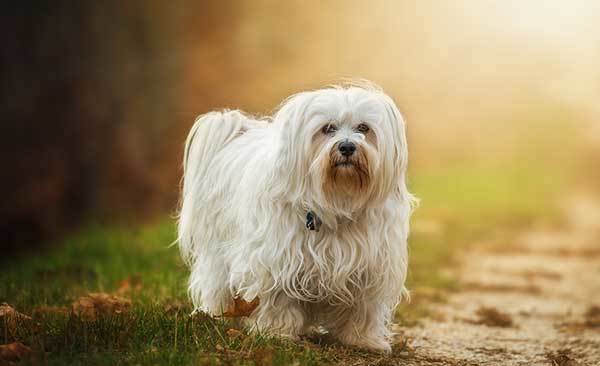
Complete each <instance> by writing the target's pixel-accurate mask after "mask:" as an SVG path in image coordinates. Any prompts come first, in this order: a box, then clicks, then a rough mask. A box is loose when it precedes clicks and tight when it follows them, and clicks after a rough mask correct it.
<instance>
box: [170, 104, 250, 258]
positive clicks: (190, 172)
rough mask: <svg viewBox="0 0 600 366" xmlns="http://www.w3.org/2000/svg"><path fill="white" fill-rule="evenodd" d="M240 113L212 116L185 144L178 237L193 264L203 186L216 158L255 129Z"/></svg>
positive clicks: (204, 118)
mask: <svg viewBox="0 0 600 366" xmlns="http://www.w3.org/2000/svg"><path fill="white" fill-rule="evenodd" d="M253 123H255V122H253V121H252V120H251V119H249V118H248V117H246V116H245V115H243V114H242V113H241V112H240V111H223V112H211V113H207V114H204V115H202V116H200V117H198V119H196V122H195V123H194V126H193V127H192V129H191V130H190V133H189V135H188V137H187V139H186V141H185V149H184V152H183V153H184V155H183V190H182V196H181V210H180V212H179V223H178V237H177V242H178V243H179V249H180V251H181V255H182V257H183V258H184V259H185V260H186V261H188V263H189V262H191V261H193V259H194V255H195V250H194V230H197V229H198V228H197V227H196V226H197V225H196V222H197V219H198V215H199V214H201V210H202V207H198V205H199V204H201V194H202V188H201V186H202V184H203V179H204V177H205V176H206V173H207V171H208V169H209V168H210V166H211V164H212V161H213V160H214V157H215V156H216V155H217V154H218V153H219V151H221V149H222V148H223V147H224V146H226V145H227V144H228V143H229V142H230V141H231V140H233V139H234V138H235V137H237V136H240V135H241V134H243V133H244V131H246V130H247V129H248V128H250V127H251V126H252V125H253Z"/></svg>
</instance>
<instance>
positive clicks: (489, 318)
mask: <svg viewBox="0 0 600 366" xmlns="http://www.w3.org/2000/svg"><path fill="white" fill-rule="evenodd" d="M476 314H477V315H478V316H479V319H478V320H476V321H475V322H474V323H476V324H483V325H487V326H490V327H504V328H506V327H510V326H512V325H513V320H512V318H511V316H510V315H508V314H506V313H502V312H500V310H498V309H496V308H493V307H481V308H479V309H478V310H477V312H476Z"/></svg>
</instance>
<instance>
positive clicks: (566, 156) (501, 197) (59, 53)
mask: <svg viewBox="0 0 600 366" xmlns="http://www.w3.org/2000/svg"><path fill="white" fill-rule="evenodd" d="M598 19H600V4H599V3H598V2H595V1H583V0H576V1H571V2H563V1H558V0H548V1H528V2H521V1H516V0H510V1H487V0H486V1H476V0H464V1H460V2H454V1H419V2H415V1H381V2H364V1H358V0H352V1H341V0H336V1H328V2H304V1H286V2H275V1H216V0H205V1H184V0H174V1H170V2H164V1H157V0H146V1H127V2H118V1H108V2H101V3H99V2H79V3H73V2H68V1H63V0H58V1H54V2H44V1H28V2H14V3H13V4H12V5H10V6H8V7H5V8H3V12H2V22H0V30H1V32H0V33H1V34H2V36H1V37H2V47H1V48H0V49H1V51H0V55H1V56H0V57H1V58H0V60H1V61H0V65H1V68H0V70H1V71H0V72H1V73H2V75H1V78H0V80H1V85H0V87H1V92H0V106H1V111H2V122H1V124H0V147H1V151H2V153H1V154H0V163H1V165H2V172H3V174H2V179H1V180H0V185H1V187H0V192H3V193H4V195H3V197H2V200H0V218H1V220H0V232H2V233H3V238H2V241H0V243H1V244H0V245H1V246H3V247H5V248H14V247H16V246H21V247H22V246H29V245H31V244H32V243H40V242H43V241H46V240H48V239H51V238H55V237H56V236H57V235H59V234H61V233H64V232H65V230H67V229H72V228H75V227H76V226H77V225H80V224H82V223H83V222H86V221H89V220H100V221H105V220H108V221H122V220H125V221H129V220H131V219H132V218H134V220H136V221H138V220H147V219H149V218H151V217H153V216H157V215H158V216H164V213H165V212H169V213H173V212H175V210H176V206H177V194H178V189H179V180H180V176H181V169H180V161H181V150H182V145H183V141H184V138H185V135H186V133H187V131H188V130H189V128H190V127H191V124H192V123H193V120H194V118H195V117H196V116H197V115H198V114H201V113H204V112H207V111H209V110H212V109H216V108H241V109H244V110H246V111H248V112H250V113H253V114H258V115H261V114H268V113H270V112H271V111H272V110H273V109H274V108H275V107H276V106H277V104H278V103H279V102H280V101H281V100H282V99H284V98H285V97H286V96H288V95H290V94H291V93H294V92H298V91H301V90H304V89H307V88H317V87H320V86H323V85H327V84H329V83H334V82H337V81H340V80H341V79H343V78H348V77H361V78H367V79H370V80H372V81H374V82H376V83H378V84H380V85H381V86H382V87H383V88H384V89H385V90H386V91H387V92H388V93H389V94H391V95H392V96H393V97H394V98H395V100H396V102H397V103H398V105H399V107H400V109H401V110H402V111H403V113H404V115H405V117H406V119H407V121H408V129H409V141H410V143H409V145H410V153H411V158H410V164H411V166H410V170H411V172H410V177H411V186H412V187H414V190H416V194H417V195H419V196H421V197H422V198H423V208H422V209H423V210H425V212H428V210H429V212H430V213H431V212H433V214H435V215H444V216H452V215H456V214H457V213H456V211H452V210H455V208H456V207H466V208H468V207H472V208H473V210H471V211H469V210H464V212H465V214H467V215H468V212H471V214H472V215H485V212H486V207H494V209H496V210H497V208H498V207H500V208H502V207H505V208H506V212H507V213H509V212H510V213H511V214H512V213H514V212H513V211H514V210H513V211H511V208H512V207H514V206H518V207H523V210H525V211H527V210H528V204H527V202H530V205H537V204H538V201H537V200H535V199H534V198H535V196H536V195H539V194H541V193H542V192H544V191H547V190H552V191H555V190H556V189H555V187H554V186H556V185H559V184H560V185H561V186H569V187H570V188H572V187H576V189H578V188H577V187H582V189H584V188H585V189H590V188H591V189H594V188H595V187H596V186H597V183H598V182H599V179H600V169H598V166H599V164H600V123H599V121H598V119H599V117H600V102H599V99H600V98H599V96H600V67H598V65H600V42H599V41H598V40H599V38H598V36H599V35H600V25H599V24H598ZM457 172H459V173H460V174H459V173H457ZM479 172H484V173H482V174H479ZM463 173H464V174H463ZM473 181H478V182H479V183H480V184H473V183H472V182H473ZM473 187H476V188H475V189H476V190H473ZM515 192H519V194H515ZM532 198H533V199H532ZM516 201H519V205H515V202H516ZM430 202H435V203H436V205H431V204H430ZM523 202H525V203H524V204H522V203H523ZM445 205H448V207H450V208H452V209H450V208H446V209H445V208H444V206H445Z"/></svg>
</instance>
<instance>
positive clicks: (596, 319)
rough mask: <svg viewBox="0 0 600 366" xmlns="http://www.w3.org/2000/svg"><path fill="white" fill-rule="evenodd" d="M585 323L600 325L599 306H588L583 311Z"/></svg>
mask: <svg viewBox="0 0 600 366" xmlns="http://www.w3.org/2000/svg"><path fill="white" fill-rule="evenodd" d="M585 325H586V326H588V327H600V306H598V305H593V306H590V307H589V309H588V310H587V312H586V313H585Z"/></svg>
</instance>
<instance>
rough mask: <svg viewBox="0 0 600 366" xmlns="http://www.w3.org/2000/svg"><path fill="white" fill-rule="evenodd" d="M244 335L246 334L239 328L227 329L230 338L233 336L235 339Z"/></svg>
mask: <svg viewBox="0 0 600 366" xmlns="http://www.w3.org/2000/svg"><path fill="white" fill-rule="evenodd" d="M243 335H244V334H243V333H242V332H241V331H239V330H237V329H233V328H231V329H228V330H227V336H228V337H229V338H233V339H235V338H239V337H241V336H243Z"/></svg>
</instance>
